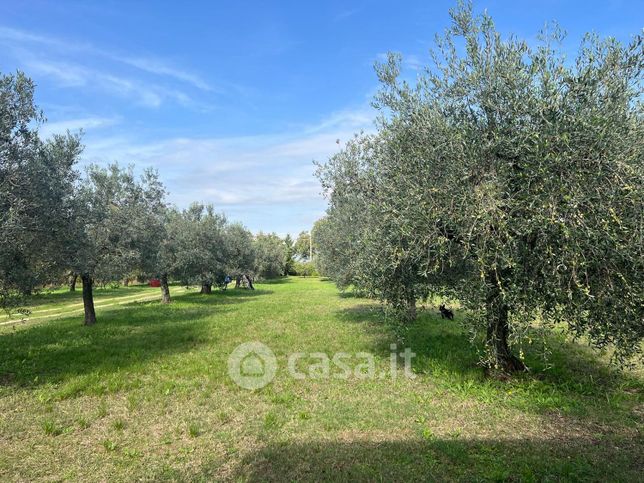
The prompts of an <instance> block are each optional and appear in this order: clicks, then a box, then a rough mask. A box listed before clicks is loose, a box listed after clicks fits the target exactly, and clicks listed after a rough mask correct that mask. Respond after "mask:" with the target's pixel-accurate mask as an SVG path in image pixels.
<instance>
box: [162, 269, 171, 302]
mask: <svg viewBox="0 0 644 483" xmlns="http://www.w3.org/2000/svg"><path fill="white" fill-rule="evenodd" d="M170 301H171V300H170V287H169V286H168V274H167V273H163V274H161V303H162V304H169V303H170Z"/></svg>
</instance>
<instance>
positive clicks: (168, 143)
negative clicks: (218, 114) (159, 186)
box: [84, 108, 375, 229]
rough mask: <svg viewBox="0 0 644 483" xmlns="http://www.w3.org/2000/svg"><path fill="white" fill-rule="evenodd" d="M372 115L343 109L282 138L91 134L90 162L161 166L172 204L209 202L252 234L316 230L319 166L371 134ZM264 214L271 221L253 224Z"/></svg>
mask: <svg viewBox="0 0 644 483" xmlns="http://www.w3.org/2000/svg"><path fill="white" fill-rule="evenodd" d="M374 114H375V113H374V112H373V111H369V110H368V109H366V108H362V109H356V110H345V111H341V112H339V113H335V114H332V115H330V116H328V117H327V118H326V119H323V120H322V121H320V122H319V123H318V124H317V125H315V126H307V127H300V129H291V130H289V132H285V133H282V134H276V135H258V136H241V137H229V138H185V137H183V138H170V139H158V140H150V141H148V142H138V141H136V140H135V139H133V138H130V137H127V136H119V137H111V138H101V137H93V136H90V135H88V136H87V138H86V139H85V144H86V146H87V147H86V151H85V153H84V159H85V161H86V162H97V163H102V164H104V163H107V162H113V161H115V160H118V161H119V162H123V163H130V162H134V163H136V165H137V166H138V167H140V168H142V167H149V166H152V167H156V168H158V170H159V172H160V174H161V178H162V179H163V180H164V182H165V183H166V185H167V187H168V189H169V191H170V200H171V201H172V202H173V203H176V204H177V205H179V206H187V205H188V204H189V203H190V202H192V201H202V202H211V203H213V204H215V206H216V207H217V208H218V209H222V210H224V211H225V212H227V213H230V214H232V215H234V216H235V217H236V218H240V219H241V221H243V222H246V223H248V224H249V225H250V226H251V227H253V228H262V229H272V228H271V226H272V225H273V224H274V223H278V222H279V219H280V218H284V217H300V218H301V219H302V220H305V221H306V223H312V222H313V221H315V218H316V217H318V216H320V214H321V213H322V212H323V210H324V205H325V202H324V200H323V199H322V196H321V189H320V187H319V184H318V182H317V180H316V179H315V177H314V175H313V174H314V170H315V167H314V165H313V161H314V160H317V161H325V160H326V159H328V157H329V156H331V155H332V154H333V153H335V152H337V151H338V150H339V149H340V148H341V146H342V145H343V144H344V142H346V141H347V140H348V139H350V138H351V137H352V136H353V134H354V133H355V132H357V131H361V130H364V131H371V130H373V119H374ZM294 133H295V134H294ZM90 134H91V133H90ZM338 140H340V144H338V143H337V141H338ZM265 210H268V211H269V212H271V213H273V215H266V214H264V215H262V217H260V218H259V219H256V220H255V219H254V218H253V217H259V216H260V215H259V213H265ZM267 216H268V217H267ZM271 216H273V217H274V218H275V219H271ZM300 218H298V219H300ZM284 223H285V222H284ZM284 223H283V224H282V225H281V226H285V224H284ZM298 223H304V222H303V221H298ZM298 226H302V227H305V226H306V224H304V225H298Z"/></svg>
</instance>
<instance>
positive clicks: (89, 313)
mask: <svg viewBox="0 0 644 483" xmlns="http://www.w3.org/2000/svg"><path fill="white" fill-rule="evenodd" d="M81 280H82V282H83V307H84V308H85V325H94V324H95V323H96V311H95V310H94V294H93V292H92V277H91V276H90V274H89V273H83V274H82V275H81Z"/></svg>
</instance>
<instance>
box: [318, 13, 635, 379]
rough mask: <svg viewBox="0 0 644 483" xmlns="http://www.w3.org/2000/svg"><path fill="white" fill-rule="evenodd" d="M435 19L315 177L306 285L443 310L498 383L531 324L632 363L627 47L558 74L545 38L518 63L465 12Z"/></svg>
mask: <svg viewBox="0 0 644 483" xmlns="http://www.w3.org/2000/svg"><path fill="white" fill-rule="evenodd" d="M451 16H452V25H451V26H450V28H449V29H448V30H447V31H446V33H445V35H444V36H442V37H439V38H438V39H437V49H436V51H435V52H433V58H434V60H435V63H434V65H432V66H430V67H428V68H427V69H425V70H424V71H422V73H421V74H419V76H418V77H417V81H416V83H415V84H409V83H408V82H405V81H404V80H401V79H400V65H401V63H400V61H401V59H400V57H399V56H397V55H393V54H392V55H390V56H389V59H388V61H387V62H385V63H383V64H380V65H378V66H377V73H378V76H379V79H380V82H381V85H382V87H381V90H380V92H379V94H378V96H377V97H376V99H375V105H376V107H377V108H379V109H380V110H381V112H382V116H381V117H380V119H379V120H378V123H377V126H378V130H377V133H376V134H373V135H358V136H356V137H355V139H353V140H352V141H350V142H349V143H347V145H346V147H345V148H344V149H343V151H342V152H340V153H339V154H337V155H336V156H334V157H333V158H331V159H330V160H329V161H328V162H327V163H325V164H324V165H321V166H320V167H319V170H318V176H319V178H320V180H321V182H322V184H323V186H324V188H325V190H326V192H327V195H328V199H329V203H330V204H329V208H328V212H327V215H326V217H325V218H324V219H323V220H321V221H320V222H318V224H317V225H316V227H315V230H314V233H315V241H316V245H317V249H318V253H317V260H316V263H317V267H318V269H319V270H320V271H321V273H322V274H324V275H327V276H330V277H332V278H333V279H334V280H336V282H337V283H338V285H340V286H341V287H346V286H349V285H354V286H355V287H357V288H358V289H360V290H362V291H364V292H365V293H366V294H368V295H371V296H374V297H379V298H380V299H382V300H383V301H385V302H386V303H388V304H389V305H391V306H392V307H393V308H394V309H395V310H396V311H397V313H399V314H400V315H401V316H402V317H403V318H405V319H413V318H414V317H415V316H416V302H417V301H418V300H422V299H425V298H427V297H428V296H438V297H443V298H458V300H459V301H460V302H461V304H462V305H463V306H464V307H465V308H468V309H472V310H471V311H470V312H469V313H468V316H467V319H468V320H467V322H468V323H469V324H470V327H471V328H472V330H473V331H474V334H477V333H482V334H483V336H484V338H485V341H486V347H487V353H486V357H485V362H486V363H487V364H488V365H489V366H491V367H496V368H498V369H501V370H503V371H515V370H521V369H523V368H524V362H523V361H522V359H521V358H520V357H516V356H515V355H514V353H513V352H512V351H511V347H512V345H513V344H520V343H521V342H522V341H523V340H524V337H523V336H525V335H527V334H528V331H531V330H533V328H534V327H535V324H536V323H538V325H539V326H541V327H545V328H549V327H552V326H553V325H554V324H558V323H563V324H566V325H567V326H568V327H569V329H570V330H571V331H572V333H573V334H575V335H577V336H581V335H585V336H587V337H588V338H589V340H590V341H591V342H592V343H593V344H594V345H596V346H598V347H600V348H602V347H607V346H611V347H614V348H615V349H616V352H615V353H616V356H617V357H618V358H620V359H624V358H627V357H629V356H632V355H633V354H636V353H639V352H640V350H641V341H642V337H643V336H644V324H643V323H642V321H643V320H644V317H643V315H644V314H643V307H644V300H643V299H644V286H643V281H644V278H643V277H642V274H643V273H644V256H643V254H642V240H643V239H644V237H643V235H644V233H643V226H644V224H643V219H642V214H643V211H642V206H644V204H643V201H644V199H643V196H644V190H643V189H642V187H643V185H642V178H643V174H644V171H643V169H642V168H643V163H644V122H643V114H644V111H643V109H642V106H643V104H642V88H643V85H644V83H643V80H644V79H643V76H642V72H643V71H642V68H643V66H644V51H643V46H644V40H643V37H642V35H641V34H640V35H638V36H636V37H635V38H634V39H633V41H632V43H631V44H629V45H622V44H620V43H619V42H617V41H616V40H614V39H606V40H602V39H599V38H598V37H597V36H595V35H588V36H587V37H586V38H585V40H584V42H583V44H582V46H581V48H580V50H579V52H578V55H577V57H576V59H574V60H566V57H565V55H564V52H563V50H562V47H561V40H562V39H563V35H562V34H561V32H560V30H558V29H557V28H554V29H551V30H550V31H549V32H545V33H542V35H541V36H540V42H539V44H538V45H537V46H529V45H528V44H527V43H526V42H523V41H521V40H519V39H516V38H513V37H512V38H509V39H502V38H501V36H500V35H499V33H498V32H497V31H496V30H495V27H494V24H493V22H492V20H491V19H490V17H489V16H487V15H481V16H475V15H473V12H472V8H471V5H469V4H465V3H461V4H459V6H458V7H457V8H456V9H454V10H452V11H451ZM470 314H471V315H470Z"/></svg>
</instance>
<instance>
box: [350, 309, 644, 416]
mask: <svg viewBox="0 0 644 483" xmlns="http://www.w3.org/2000/svg"><path fill="white" fill-rule="evenodd" d="M466 316H467V314H463V313H461V314H457V317H456V319H457V320H455V321H450V320H446V319H445V320H444V319H441V318H440V315H439V314H438V312H437V311H436V310H433V309H428V310H424V311H422V312H420V314H419V317H418V319H417V320H416V321H415V322H414V323H412V324H409V325H404V324H401V323H399V322H396V321H395V320H394V319H393V318H391V317H387V314H386V312H385V311H384V310H383V308H382V307H381V306H380V305H378V304H375V303H370V302H368V301H365V303H364V304H360V305H357V306H354V307H351V308H348V309H344V310H342V311H340V312H339V313H338V317H340V318H341V319H343V320H346V321H347V322H348V323H354V324H360V325H361V326H362V330H365V331H367V332H369V333H371V334H372V335H374V337H373V338H372V339H373V341H374V342H373V346H372V348H371V350H372V351H373V352H374V353H375V354H376V355H378V356H380V357H382V358H383V360H387V358H388V357H389V355H390V344H391V343H392V342H396V343H398V346H399V348H400V349H402V348H404V347H409V348H410V349H411V350H412V352H414V353H415V354H416V356H415V357H414V359H413V361H412V367H413V370H414V372H416V373H417V374H420V375H425V376H427V377H430V378H431V379H432V381H434V382H437V383H439V384H442V385H443V386H444V388H445V389H446V390H449V391H454V392H459V393H460V394H461V395H462V396H464V397H474V398H477V397H478V398H482V399H484V400H487V401H488V402H489V400H490V398H492V400H493V401H497V402H501V403H502V404H506V405H509V406H514V407H517V408H519V409H522V410H529V411H534V412H538V413H544V412H546V413H547V412H560V411H562V412H564V413H566V412H568V413H570V414H572V415H574V416H576V417H581V418H589V419H593V418H601V419H610V418H615V419H621V423H622V424H625V421H628V420H632V418H633V417H634V416H633V408H635V407H637V406H638V405H640V406H641V405H642V402H643V394H644V383H643V381H642V380H641V378H639V377H638V376H637V374H635V373H633V372H629V371H620V370H618V369H616V368H615V367H613V366H611V365H610V363H609V362H608V361H607V360H606V359H605V358H602V357H601V356H600V354H599V353H597V352H596V351H593V350H592V349H590V348H589V347H586V346H583V345H581V344H578V343H575V342H571V341H569V340H565V338H564V337H562V336H561V335H557V334H552V335H550V336H548V337H547V341H546V342H547V347H548V349H549V351H550V356H549V358H548V360H547V361H544V359H543V358H542V356H541V352H540V351H541V349H542V348H540V347H537V346H536V344H535V345H532V346H527V347H524V351H525V360H526V363H527V365H528V367H530V371H529V372H527V373H521V374H517V375H515V376H513V377H511V378H509V379H507V380H498V379H493V378H491V377H487V376H486V375H485V371H484V369H483V368H482V367H481V365H480V364H479V361H480V354H481V353H482V349H483V342H482V340H480V339H475V340H474V342H472V341H471V339H470V336H469V334H468V333H467V332H466V330H465V329H464V328H463V326H462V325H461V324H459V321H458V319H459V318H461V317H466ZM515 351H518V349H515ZM508 391H510V393H508ZM508 394H511V395H510V396H509V395H508Z"/></svg>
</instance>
